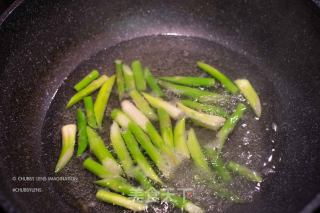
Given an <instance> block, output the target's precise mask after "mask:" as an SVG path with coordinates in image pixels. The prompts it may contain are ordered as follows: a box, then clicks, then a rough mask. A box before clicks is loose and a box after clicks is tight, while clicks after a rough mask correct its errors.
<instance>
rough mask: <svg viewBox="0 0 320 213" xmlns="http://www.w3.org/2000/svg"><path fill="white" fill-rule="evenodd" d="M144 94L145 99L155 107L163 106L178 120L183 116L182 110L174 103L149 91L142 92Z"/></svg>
mask: <svg viewBox="0 0 320 213" xmlns="http://www.w3.org/2000/svg"><path fill="white" fill-rule="evenodd" d="M142 95H143V96H144V97H145V99H147V101H148V102H149V103H150V104H151V106H153V107H154V108H163V109H164V110H166V111H167V112H168V114H169V115H170V116H171V117H172V118H173V119H175V120H177V119H179V118H181V117H182V116H183V113H182V111H181V110H180V109H178V108H177V107H176V106H174V105H173V104H171V103H169V102H167V101H164V100H163V99H161V98H158V97H153V96H151V95H149V94H147V93H142Z"/></svg>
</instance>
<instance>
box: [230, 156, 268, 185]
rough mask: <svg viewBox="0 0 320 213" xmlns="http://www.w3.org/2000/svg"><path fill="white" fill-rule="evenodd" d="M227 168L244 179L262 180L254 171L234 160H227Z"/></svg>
mask: <svg viewBox="0 0 320 213" xmlns="http://www.w3.org/2000/svg"><path fill="white" fill-rule="evenodd" d="M227 168H228V169H229V170H231V171H233V172H235V173H237V174H239V175H241V176H243V177H245V178H246V179H248V180H250V181H253V182H262V177H261V176H260V175H259V174H258V173H257V172H255V171H252V170H251V169H249V168H247V167H245V166H243V165H240V164H238V163H236V162H234V161H229V162H228V164H227Z"/></svg>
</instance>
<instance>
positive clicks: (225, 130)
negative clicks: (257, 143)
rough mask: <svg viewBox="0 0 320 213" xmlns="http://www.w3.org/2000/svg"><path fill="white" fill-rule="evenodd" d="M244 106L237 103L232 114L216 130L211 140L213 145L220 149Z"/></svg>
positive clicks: (244, 108) (243, 110)
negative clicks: (214, 136) (213, 138)
mask: <svg viewBox="0 0 320 213" xmlns="http://www.w3.org/2000/svg"><path fill="white" fill-rule="evenodd" d="M245 110H246V106H245V105H244V104H242V103H239V104H238V105H237V107H236V109H235V111H234V112H233V113H232V115H231V116H230V117H229V118H228V119H227V121H226V122H225V124H224V125H223V127H222V128H221V129H220V130H219V131H218V133H217V135H216V138H215V140H214V141H213V147H214V148H217V149H218V150H219V151H221V149H222V147H223V145H224V143H225V142H226V140H227V138H228V136H229V134H230V133H231V132H232V130H233V129H234V127H235V126H236V124H237V123H238V121H239V120H240V119H241V118H242V116H243V114H244V112H245Z"/></svg>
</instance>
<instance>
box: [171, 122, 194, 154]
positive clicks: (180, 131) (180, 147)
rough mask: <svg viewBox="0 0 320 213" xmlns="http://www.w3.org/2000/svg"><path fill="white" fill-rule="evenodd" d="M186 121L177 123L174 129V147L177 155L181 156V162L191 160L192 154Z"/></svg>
mask: <svg viewBox="0 0 320 213" xmlns="http://www.w3.org/2000/svg"><path fill="white" fill-rule="evenodd" d="M185 126H186V120H185V118H182V119H180V120H178V121H177V123H176V126H175V128H174V134H173V135H174V139H173V141H174V147H175V151H176V153H177V154H179V155H180V156H181V160H183V159H188V158H190V153H189V150H188V146H187V142H186V128H185Z"/></svg>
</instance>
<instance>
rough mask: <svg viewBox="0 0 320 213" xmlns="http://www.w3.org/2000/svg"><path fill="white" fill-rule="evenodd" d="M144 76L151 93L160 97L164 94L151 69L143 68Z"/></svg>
mask: <svg viewBox="0 0 320 213" xmlns="http://www.w3.org/2000/svg"><path fill="white" fill-rule="evenodd" d="M144 77H145V79H146V81H147V84H148V86H149V87H150V89H151V90H152V93H153V94H154V95H155V96H158V97H161V96H164V94H163V92H162V90H161V88H160V87H159V85H158V83H157V80H156V79H155V78H154V77H153V75H152V73H151V71H150V69H149V68H147V67H146V68H144Z"/></svg>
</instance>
